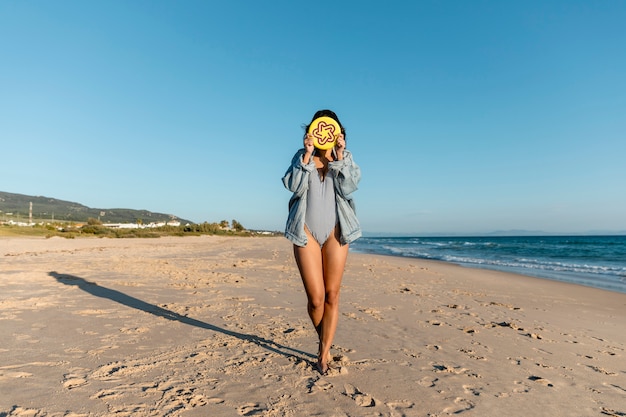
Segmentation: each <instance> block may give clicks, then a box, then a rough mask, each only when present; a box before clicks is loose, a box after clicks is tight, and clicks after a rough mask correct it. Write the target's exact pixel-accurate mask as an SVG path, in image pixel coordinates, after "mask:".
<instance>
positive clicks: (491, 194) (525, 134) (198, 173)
mask: <svg viewBox="0 0 626 417" xmlns="http://www.w3.org/2000/svg"><path fill="white" fill-rule="evenodd" d="M624 22H626V2H623V1H611V0H607V1H601V2H597V1H582V2H581V1H569V0H568V1H525V2H519V1H416V2H400V1H398V2H387V3H385V2H380V1H358V2H356V1H354V2H349V1H337V2H294V1H265V2H260V1H232V2H224V1H220V2H217V1H215V2H213V1H183V2H175V1H115V0H112V1H106V2H84V1H56V2H44V1H30V2H26V1H10V0H7V1H2V2H0V57H1V63H0V152H1V153H2V158H1V163H0V191H8V192H14V193H20V194H30V195H43V196H48V197H54V198H59V199H64V200H71V201H76V202H79V203H82V204H85V205H87V206H90V207H95V208H134V209H147V210H151V211H156V212H163V213H171V214H175V215H177V216H179V217H182V218H186V219H190V220H192V221H196V222H202V221H209V222H217V221H220V220H223V219H226V220H232V219H237V220H238V221H239V222H241V223H242V224H243V225H244V226H246V227H249V228H258V229H271V230H282V229H283V226H284V221H285V217H286V214H287V208H286V206H287V201H288V199H289V193H288V192H287V191H286V190H285V189H284V188H283V187H282V183H281V181H280V178H281V177H282V175H283V173H284V172H285V170H286V168H287V166H288V165H289V161H290V159H291V156H292V155H293V153H294V152H295V151H296V150H297V149H298V148H299V147H301V145H302V125H303V124H304V123H307V122H308V121H310V118H311V116H312V115H313V113H314V112H315V111H316V110H318V109H321V108H331V109H333V110H335V111H336V112H337V114H338V115H339V117H340V119H341V121H342V123H343V124H344V125H345V127H346V131H347V143H348V149H350V150H351V151H352V152H353V155H354V157H355V160H356V162H357V163H358V164H359V165H360V166H361V169H362V172H363V178H362V181H361V184H360V188H359V190H358V191H357V192H356V193H355V199H356V202H357V209H358V215H359V218H360V220H361V223H362V226H363V229H364V230H365V231H367V232H376V233H390V234H396V233H412V234H416V235H420V234H431V233H455V234H456V233H461V234H464V233H484V232H490V231H494V230H509V229H529V230H542V231H546V232H553V233H580V232H587V231H595V230H605V231H620V230H621V231H623V230H626V192H625V191H626V186H625V184H626V159H625V158H626V25H624Z"/></svg>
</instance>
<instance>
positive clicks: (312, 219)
mask: <svg viewBox="0 0 626 417" xmlns="http://www.w3.org/2000/svg"><path fill="white" fill-rule="evenodd" d="M306 207H307V209H306V215H305V220H304V221H305V225H306V227H307V229H308V230H309V232H311V235H312V236H313V237H314V238H315V240H316V241H317V243H319V245H320V246H323V245H324V243H326V241H327V240H328V237H329V236H330V234H331V233H332V232H333V230H334V229H335V226H336V225H337V204H336V202H335V185H334V180H333V176H332V175H331V173H330V172H329V173H327V174H326V176H325V178H324V179H322V178H321V177H320V175H319V173H318V172H315V173H311V175H309V191H308V193H307V206H306Z"/></svg>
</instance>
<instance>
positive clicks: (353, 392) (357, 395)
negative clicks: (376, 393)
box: [343, 384, 376, 407]
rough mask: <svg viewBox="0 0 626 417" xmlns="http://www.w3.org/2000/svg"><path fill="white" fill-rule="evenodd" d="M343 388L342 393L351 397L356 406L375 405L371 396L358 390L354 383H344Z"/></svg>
mask: <svg viewBox="0 0 626 417" xmlns="http://www.w3.org/2000/svg"><path fill="white" fill-rule="evenodd" d="M344 389H345V391H344V392H343V395H345V396H346V397H348V398H352V399H353V400H354V402H355V403H356V404H357V405H358V406H360V407H374V406H375V405H376V400H374V398H373V397H372V396H370V395H368V394H365V393H363V392H361V391H359V389H358V388H357V387H355V386H354V385H350V384H345V385H344Z"/></svg>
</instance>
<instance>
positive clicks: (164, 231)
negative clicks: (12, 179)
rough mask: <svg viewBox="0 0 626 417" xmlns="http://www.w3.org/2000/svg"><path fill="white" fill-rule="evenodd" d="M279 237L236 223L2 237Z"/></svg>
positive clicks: (47, 226) (22, 231)
mask: <svg viewBox="0 0 626 417" xmlns="http://www.w3.org/2000/svg"><path fill="white" fill-rule="evenodd" d="M275 234H276V233H268V232H256V231H251V230H247V229H246V228H245V227H244V226H243V225H242V224H241V223H239V222H238V221H237V220H233V221H232V222H228V221H226V220H222V221H221V222H219V223H208V222H204V223H199V224H187V225H180V226H168V225H164V226H160V227H150V228H122V227H110V226H105V225H104V224H103V223H102V222H101V221H100V220H98V219H95V218H90V219H88V221H87V223H86V224H74V223H37V224H33V225H30V226H17V225H11V224H1V225H0V236H41V237H48V238H50V237H54V236H59V237H65V238H68V239H74V238H76V237H108V238H155V237H161V236H200V235H226V236H254V235H275Z"/></svg>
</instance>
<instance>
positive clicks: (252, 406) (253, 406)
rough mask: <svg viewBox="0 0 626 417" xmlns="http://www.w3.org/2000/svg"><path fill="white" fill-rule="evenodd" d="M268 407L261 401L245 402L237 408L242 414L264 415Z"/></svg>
mask: <svg viewBox="0 0 626 417" xmlns="http://www.w3.org/2000/svg"><path fill="white" fill-rule="evenodd" d="M266 411H267V409H266V408H265V407H263V406H261V404H259V403H248V404H244V405H242V406H241V407H239V408H238V409H237V412H238V413H239V415H241V416H260V415H263V414H264V413H265V412H266Z"/></svg>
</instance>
